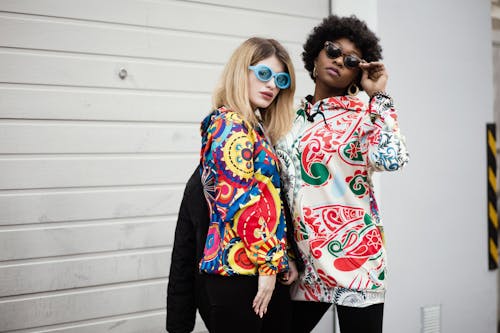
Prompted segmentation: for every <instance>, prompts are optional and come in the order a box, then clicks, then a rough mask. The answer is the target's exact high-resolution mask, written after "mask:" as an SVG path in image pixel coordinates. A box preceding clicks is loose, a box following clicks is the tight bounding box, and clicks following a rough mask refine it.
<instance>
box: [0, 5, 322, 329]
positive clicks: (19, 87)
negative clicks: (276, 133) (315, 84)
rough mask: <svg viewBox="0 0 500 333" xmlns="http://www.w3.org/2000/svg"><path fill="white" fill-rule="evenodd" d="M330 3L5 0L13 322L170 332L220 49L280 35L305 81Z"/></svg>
mask: <svg viewBox="0 0 500 333" xmlns="http://www.w3.org/2000/svg"><path fill="white" fill-rule="evenodd" d="M327 12H328V2H327V0H317V1H312V2H307V3H306V2H303V1H301V0H295V1H285V0H283V1H273V2H270V1H265V0H253V1H246V0H205V1H167V0H165V1H150V0H108V1H100V0H85V1H81V0H2V1H0V118H1V119H0V331H1V332H11V331H13V330H15V331H16V333H28V332H29V333H32V332H41V331H42V330H43V332H54V331H57V332H64V333H99V332H119V333H134V332H135V333H157V332H163V331H164V321H165V294H166V286H167V275H168V269H169V260H170V253H171V246H172V240H173V230H174V227H175V221H176V217H177V216H176V215H177V211H178V207H179V200H180V197H181V194H182V190H183V188H184V182H185V181H186V180H187V178H188V176H189V175H190V173H191V171H192V169H193V168H194V166H195V165H196V163H197V162H196V161H197V159H198V152H199V144H200V138H199V131H198V127H199V121H200V120H201V119H202V117H203V116H204V115H205V114H206V113H208V112H209V110H210V94H211V91H212V89H213V87H214V84H215V82H216V80H217V78H218V75H219V73H220V70H221V69H222V66H223V64H224V63H225V62H226V61H227V58H228V57H229V55H230V54H231V52H232V51H233V49H234V48H235V47H236V46H237V45H239V44H240V43H241V42H242V41H243V40H244V39H246V38H248V37H250V36H252V35H261V36H272V37H274V38H276V39H278V40H280V41H282V42H283V43H284V44H285V46H286V47H287V48H288V49H289V51H290V53H291V55H292V57H293V59H294V62H295V64H296V66H297V69H298V83H299V89H298V91H297V94H298V95H299V96H303V95H305V93H308V92H309V91H310V86H311V82H310V79H309V77H308V75H307V73H306V72H305V71H304V70H303V66H302V62H301V60H300V52H301V46H302V43H303V41H304V40H305V37H306V35H307V33H308V32H309V31H310V29H311V28H312V27H313V26H314V25H315V24H316V23H317V22H318V20H319V19H320V18H321V17H323V16H324V15H325V14H326V13H327ZM121 68H125V69H126V70H127V72H128V76H127V77H126V78H125V79H124V80H122V79H120V78H119V76H118V72H119V70H120V69H121ZM41 327H43V329H42V328H41ZM199 329H203V328H202V327H201V326H200V327H199Z"/></svg>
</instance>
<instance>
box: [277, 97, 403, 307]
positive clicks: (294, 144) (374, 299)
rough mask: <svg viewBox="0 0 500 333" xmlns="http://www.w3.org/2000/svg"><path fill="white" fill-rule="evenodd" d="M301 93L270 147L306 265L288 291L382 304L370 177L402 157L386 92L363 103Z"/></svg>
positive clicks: (379, 239) (382, 270)
mask: <svg viewBox="0 0 500 333" xmlns="http://www.w3.org/2000/svg"><path fill="white" fill-rule="evenodd" d="M308 99H309V100H308ZM308 99H306V100H304V101H303V103H302V107H301V108H300V109H299V110H298V111H297V116H296V119H295V122H294V125H293V128H292V130H291V131H290V132H289V133H288V134H287V135H286V136H285V137H284V138H283V139H282V140H280V142H279V143H278V145H277V147H276V151H277V154H278V157H279V159H280V162H281V164H282V167H283V168H282V179H283V182H284V187H285V189H286V191H287V192H286V196H287V199H288V201H289V204H290V209H291V210H292V217H293V224H294V237H295V240H296V242H297V245H298V248H299V253H300V257H301V259H302V260H303V261H304V264H305V270H304V272H302V273H301V275H300V278H299V281H298V282H297V283H296V284H295V285H294V286H293V288H292V298H293V299H295V300H307V301H320V302H329V303H335V304H340V305H348V306H356V307H364V306H368V305H370V304H375V303H382V302H383V301H384V294H385V278H386V253H385V248H384V239H383V227H382V223H381V220H380V217H379V209H378V207H377V203H376V200H375V195H374V190H373V186H372V181H371V176H372V173H373V171H383V170H386V171H394V170H398V169H399V168H401V167H402V166H403V165H405V164H406V163H407V161H408V153H407V150H406V145H405V141H404V138H403V137H402V136H401V134H400V132H399V128H398V122H397V114H396V111H395V110H394V108H393V104H392V99H390V98H388V97H387V96H382V95H376V96H375V97H374V98H372V100H371V101H370V103H369V105H368V107H366V106H365V104H364V103H363V102H362V101H361V100H359V99H358V98H356V97H348V96H341V97H331V98H327V99H324V100H321V101H318V102H317V103H315V104H314V105H312V104H311V102H310V100H311V99H312V98H311V96H308Z"/></svg>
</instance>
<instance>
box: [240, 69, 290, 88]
mask: <svg viewBox="0 0 500 333" xmlns="http://www.w3.org/2000/svg"><path fill="white" fill-rule="evenodd" d="M248 69H251V70H252V71H253V72H254V74H255V76H256V77H257V79H259V80H260V81H262V82H267V81H269V80H271V79H272V78H274V84H276V87H278V88H280V89H286V88H288V87H290V81H291V79H290V75H289V74H288V73H285V72H281V73H275V72H273V70H272V69H271V68H269V66H266V65H263V64H260V65H257V66H248Z"/></svg>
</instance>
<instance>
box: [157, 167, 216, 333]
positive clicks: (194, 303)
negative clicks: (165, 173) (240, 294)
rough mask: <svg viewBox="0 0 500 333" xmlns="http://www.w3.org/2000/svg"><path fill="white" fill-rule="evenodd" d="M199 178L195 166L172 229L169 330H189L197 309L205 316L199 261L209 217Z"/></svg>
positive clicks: (180, 332) (168, 301) (193, 323)
mask: <svg viewBox="0 0 500 333" xmlns="http://www.w3.org/2000/svg"><path fill="white" fill-rule="evenodd" d="M200 178H201V177H200V170H199V168H198V167H197V168H196V170H195V171H194V172H193V174H192V175H191V177H190V178H189V180H188V182H187V184H186V188H185V190H184V196H183V198H182V202H181V206H180V209H179V215H178V219H177V225H176V228H175V238H174V246H173V250H172V260H171V263H170V273H169V280H168V287H167V325H166V326H167V331H168V332H170V333H185V332H192V331H193V329H194V325H195V320H196V309H197V308H200V314H201V315H202V318H203V320H204V321H205V322H206V319H207V314H206V311H207V308H206V306H207V300H206V298H205V297H204V296H203V295H204V291H205V290H204V287H203V278H202V275H201V274H200V273H199V271H198V262H199V260H200V259H201V255H202V253H203V248H204V244H205V239H206V234H207V229H208V224H209V221H210V218H209V212H208V206H207V203H206V200H205V197H204V194H203V187H202V185H201V179H200ZM205 324H207V322H206V323H205ZM207 326H208V325H207Z"/></svg>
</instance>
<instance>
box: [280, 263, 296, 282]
mask: <svg viewBox="0 0 500 333" xmlns="http://www.w3.org/2000/svg"><path fill="white" fill-rule="evenodd" d="M288 266H289V270H288V272H286V273H284V274H283V278H282V279H281V284H284V285H285V286H289V285H291V284H292V283H294V282H295V280H297V279H298V277H299V271H298V270H297V265H295V262H294V261H293V260H290V262H289V263H288Z"/></svg>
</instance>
